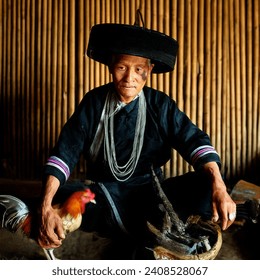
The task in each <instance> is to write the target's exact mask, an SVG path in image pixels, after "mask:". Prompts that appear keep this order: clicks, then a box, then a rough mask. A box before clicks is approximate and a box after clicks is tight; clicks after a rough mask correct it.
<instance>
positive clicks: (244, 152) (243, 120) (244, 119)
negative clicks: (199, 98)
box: [240, 0, 247, 175]
mask: <svg viewBox="0 0 260 280" xmlns="http://www.w3.org/2000/svg"><path fill="white" fill-rule="evenodd" d="M240 5H241V9H240V27H241V28H240V29H241V39H240V54H241V73H240V80H241V126H242V132H241V142H242V143H241V159H242V160H243V162H247V160H246V158H247V110H246V108H247V97H246V96H247V89H246V69H247V65H246V41H247V40H246V1H245V0H241V4H240ZM245 167H246V166H245V164H243V166H242V167H241V171H240V175H244V174H245Z"/></svg>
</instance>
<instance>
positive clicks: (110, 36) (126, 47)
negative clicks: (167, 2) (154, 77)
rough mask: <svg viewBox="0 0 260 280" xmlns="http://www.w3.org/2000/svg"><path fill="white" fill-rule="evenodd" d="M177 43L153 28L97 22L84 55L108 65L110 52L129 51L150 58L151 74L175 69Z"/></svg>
mask: <svg viewBox="0 0 260 280" xmlns="http://www.w3.org/2000/svg"><path fill="white" fill-rule="evenodd" d="M177 50H178V43H177V41H176V40H174V39H173V38H171V37H169V36H167V35H165V34H163V33H160V32H158V31H155V30H151V29H147V28H144V27H140V26H136V25H127V24H114V23H106V24H97V25H94V26H93V27H92V29H91V32H90V37H89V43H88V49H87V55H88V56H89V57H90V58H93V59H94V60H96V61H99V62H101V63H104V64H106V65H108V63H109V59H110V57H111V54H129V55H135V56H141V57H146V58H149V59H151V61H152V63H153V64H154V68H153V72H154V73H165V72H169V71H172V70H173V68H174V64H175V60H176V55H177Z"/></svg>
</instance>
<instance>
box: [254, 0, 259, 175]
mask: <svg viewBox="0 0 260 280" xmlns="http://www.w3.org/2000/svg"><path fill="white" fill-rule="evenodd" d="M254 11H255V12H254V38H255V41H254V42H255V44H254V62H255V63H254V82H253V94H254V96H255V100H254V103H256V104H257V108H255V109H254V110H255V112H256V116H255V118H256V123H257V125H256V128H255V137H254V139H255V140H254V142H253V145H255V146H256V150H255V155H256V156H255V158H256V160H257V156H258V158H259V155H260V137H259V134H260V87H259V86H258V85H259V82H260V78H259V75H258V73H259V72H260V69H259V68H260V65H259V64H260V62H259V61H260V56H259V52H260V44H259V42H260V40H259V39H260V34H259V33H260V29H259V25H260V16H259V15H260V5H259V1H256V2H255V3H254ZM256 168H257V166H256ZM257 172H258V170H256V174H258V173H257Z"/></svg>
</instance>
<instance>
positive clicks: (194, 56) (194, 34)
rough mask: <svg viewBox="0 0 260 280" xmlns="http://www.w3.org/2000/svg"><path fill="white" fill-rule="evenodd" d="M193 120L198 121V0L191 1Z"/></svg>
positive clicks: (191, 114) (191, 115)
mask: <svg viewBox="0 0 260 280" xmlns="http://www.w3.org/2000/svg"><path fill="white" fill-rule="evenodd" d="M191 10H192V15H191V34H192V40H191V113H190V117H191V120H192V121H193V122H194V123H196V116H197V74H198V63H197V57H198V54H197V51H198V50H197V45H198V41H197V38H198V37H197V34H198V30H197V29H198V0H194V1H192V2H191Z"/></svg>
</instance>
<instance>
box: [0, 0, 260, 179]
mask: <svg viewBox="0 0 260 280" xmlns="http://www.w3.org/2000/svg"><path fill="white" fill-rule="evenodd" d="M138 8H140V10H141V12H142V14H143V17H144V21H145V26H146V27H147V28H153V29H156V30H158V31H161V32H164V33H166V34H167V35H170V36H173V37H174V38H176V39H177V40H178V42H179V52H178V60H177V65H176V67H175V70H174V71H173V72H172V73H167V74H159V75H152V77H151V79H150V80H149V82H148V85H150V86H153V87H156V88H158V89H159V90H162V91H165V92H166V93H167V94H168V95H169V96H171V97H172V98H174V99H175V100H176V101H177V104H178V105H179V107H180V109H182V110H184V111H185V112H186V113H187V115H188V116H189V117H190V118H191V119H192V121H193V122H194V123H196V124H197V125H198V126H199V127H200V128H201V129H203V130H205V131H206V132H207V133H208V134H209V135H210V136H211V139H212V143H213V145H214V146H215V147H216V149H217V151H218V152H219V154H220V156H221V158H222V161H223V173H224V175H225V176H226V178H227V179H235V180H236V179H238V178H241V177H244V176H247V177H248V179H249V180H250V178H252V180H255V179H259V174H258V173H259V172H258V173H257V168H258V169H259V161H260V160H259V158H260V137H259V135H260V90H259V61H260V60H259V14H260V7H259V0H248V1H246V0H227V1H226V0H192V1H189V0H157V1H156V0H154V1H152V0H143V1H141V0H140V1H137V0H136V1H134V0H133V1H129V0H99V1H96V0H93V1H91V0H79V1H74V0H71V1H70V0H39V1H33V0H12V1H9V0H0V114H1V115H0V117H1V119H0V129H1V134H0V144H1V145H0V158H1V161H2V164H1V168H2V171H1V172H2V174H0V176H9V177H15V178H24V179H39V178H40V177H41V170H42V166H43V164H44V163H45V161H46V159H47V157H48V155H49V152H50V150H51V148H52V147H53V145H54V144H55V142H56V140H57V138H58V135H59V132H60V130H61V127H62V126H63V124H64V123H65V122H66V120H67V119H68V118H69V116H71V114H72V112H73V111H74V109H75V106H76V105H77V104H78V103H79V102H80V100H81V99H82V97H83V95H84V94H85V93H86V92H88V91H89V90H90V89H92V88H94V87H96V86H99V85H101V84H104V83H107V82H109V81H110V75H109V72H108V70H107V69H106V67H105V66H103V65H100V64H98V63H95V62H93V61H92V60H90V59H89V58H88V57H87V56H86V55H85V49H86V47H87V43H88V38H89V33H90V29H91V27H92V26H93V25H94V24H97V23H125V24H133V23H134V21H135V13H136V10H137V9H138ZM84 170H85V165H84V163H83V161H81V162H80V164H79V165H78V166H77V168H76V170H75V176H76V175H77V176H78V175H81V174H84ZM188 170H191V167H190V166H188V164H187V163H185V162H184V161H183V160H182V158H181V157H180V156H179V155H177V154H176V152H175V151H173V153H172V159H171V160H170V161H169V162H168V163H167V164H166V166H165V167H164V171H165V175H166V177H168V176H174V175H179V174H182V173H184V172H186V171H188Z"/></svg>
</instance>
